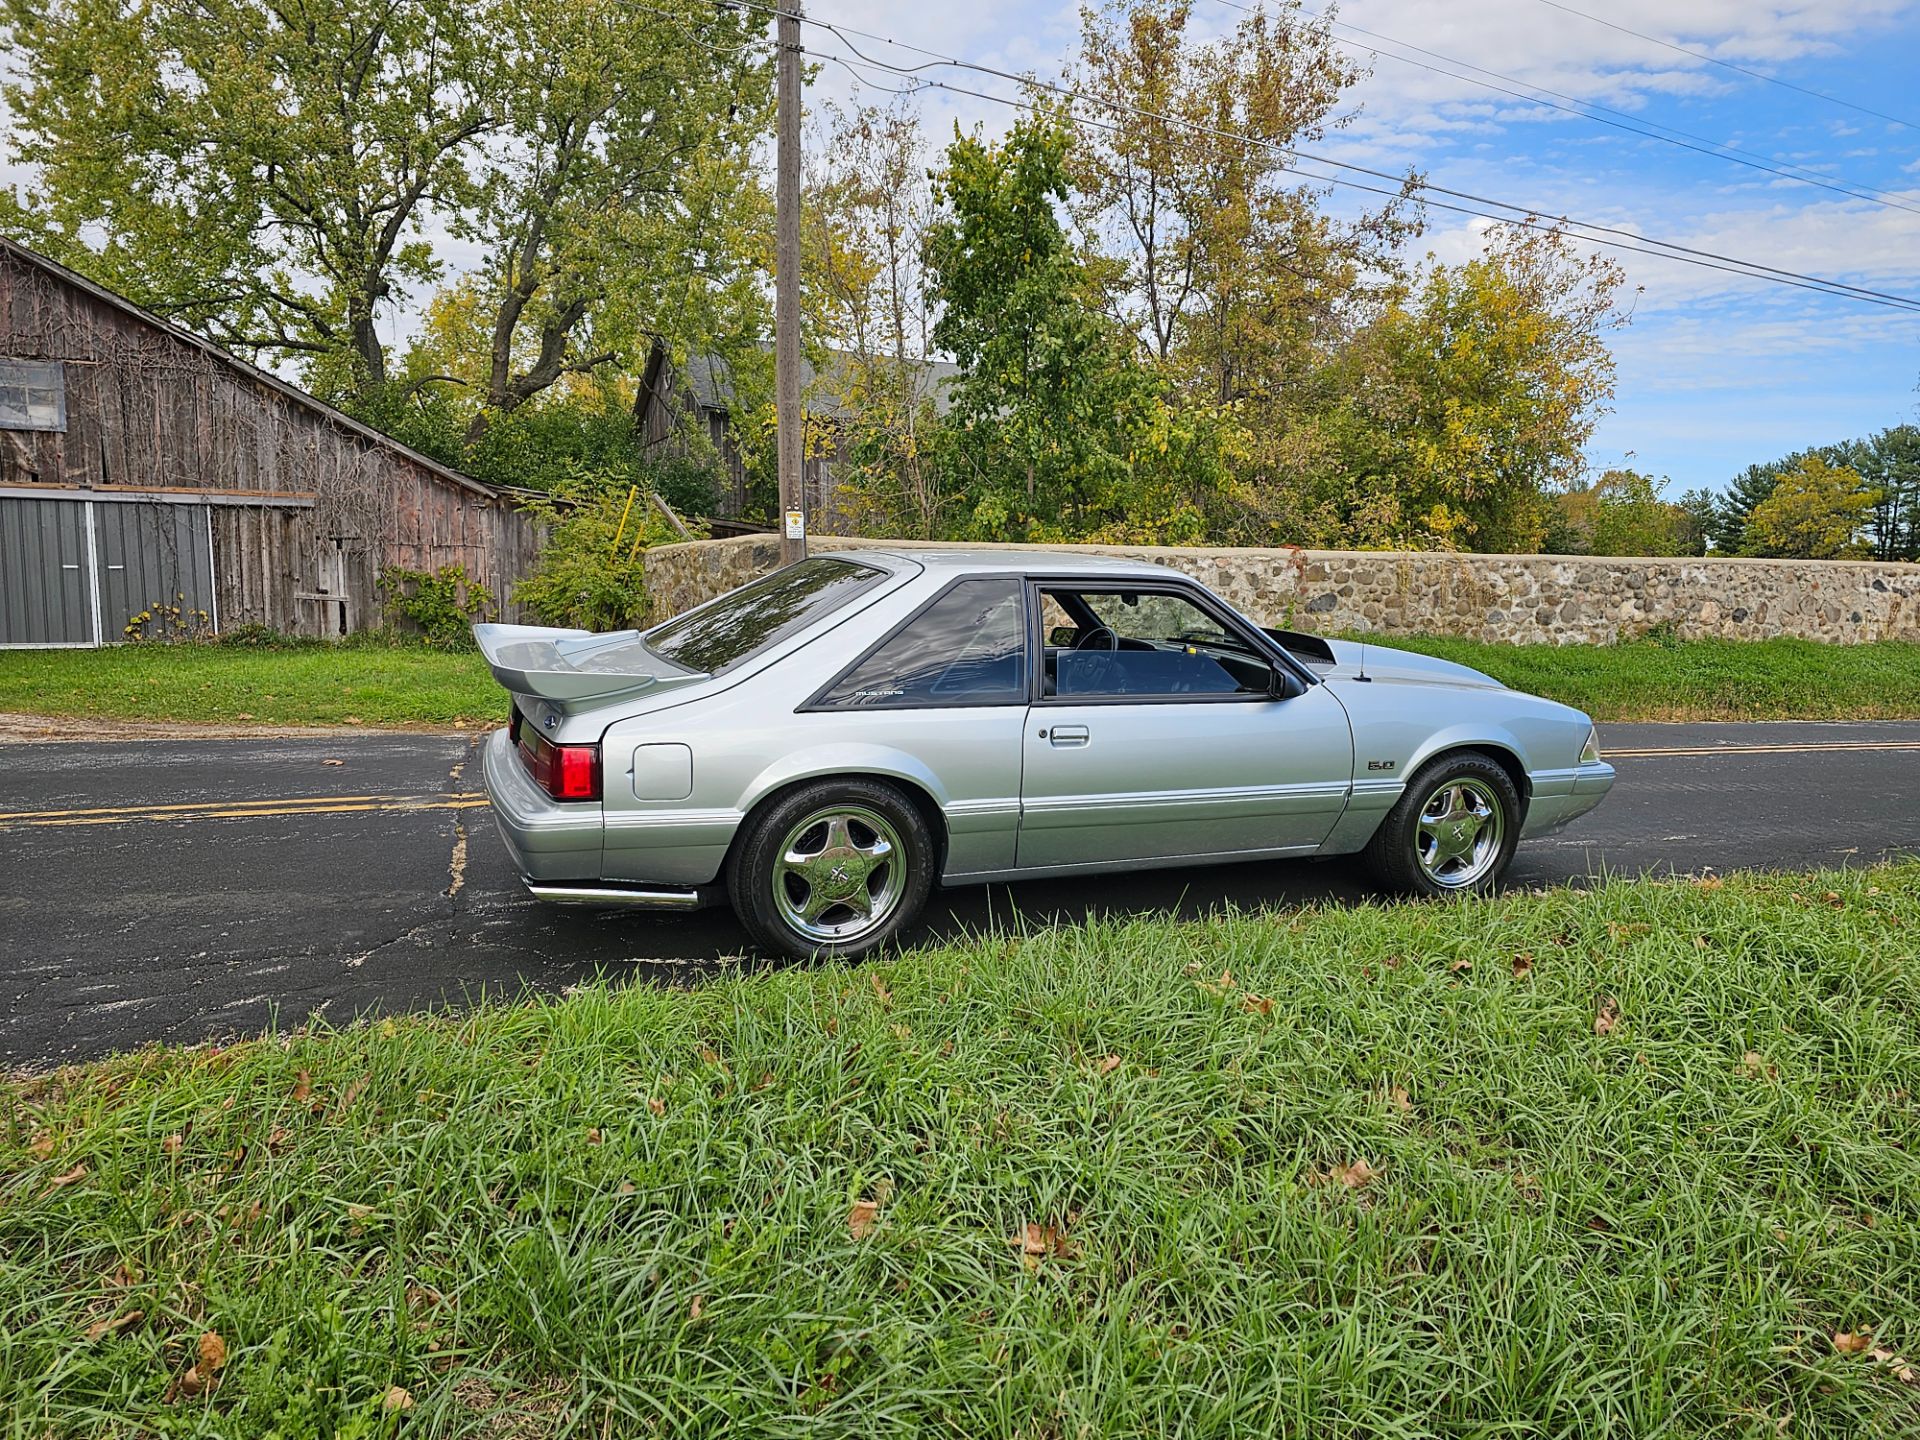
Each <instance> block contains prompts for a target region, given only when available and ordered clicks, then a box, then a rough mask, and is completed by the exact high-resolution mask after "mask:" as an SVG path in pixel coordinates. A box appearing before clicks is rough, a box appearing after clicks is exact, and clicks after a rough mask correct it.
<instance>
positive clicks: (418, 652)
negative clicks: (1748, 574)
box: [0, 636, 1920, 726]
mask: <svg viewBox="0 0 1920 1440" xmlns="http://www.w3.org/2000/svg"><path fill="white" fill-rule="evenodd" d="M1357 638H1364V639H1366V640H1367V641H1368V642H1369V643H1377V644H1382V645H1391V646H1397V647H1400V648H1404V649H1409V650H1420V651H1424V652H1425V653H1427V654H1430V655H1439V656H1442V657H1444V658H1446V659H1449V660H1458V661H1460V662H1461V663H1462V664H1466V665H1471V666H1473V667H1474V668H1475V669H1478V670H1484V671H1486V672H1487V673H1488V674H1490V675H1492V676H1494V677H1495V678H1496V679H1499V680H1502V681H1504V682H1505V683H1507V684H1509V685H1512V686H1514V687H1515V688H1517V689H1521V690H1528V691H1531V692H1533V693H1534V694H1538V695H1545V696H1548V697H1550V698H1552V699H1555V700H1563V701H1565V702H1566V703H1567V704H1569V705H1575V706H1578V707H1579V708H1580V709H1582V710H1585V711H1587V712H1588V713H1589V714H1591V715H1593V716H1594V717H1595V718H1596V719H1599V720H1871V719H1880V720H1892V719H1920V645H1912V644H1904V643H1899V642H1892V641H1888V642H1880V643H1876V644H1870V645H1818V644H1814V643H1813V642H1811V641H1804V640H1764V641H1732V640H1725V641H1722V640H1699V641H1685V642H1680V643H1672V644H1662V643H1657V642H1653V641H1642V642H1636V643H1633V644H1627V645H1566V646H1555V645H1487V644H1481V643H1478V642H1475V641H1471V640H1452V639H1446V638H1443V637H1439V636H1416V637H1406V636H1399V637H1393V638H1385V639H1383V638H1381V637H1378V636H1365V637H1357ZM504 703H505V701H504V697H503V696H502V695H501V693H500V690H499V688H498V687H497V686H496V685H495V684H494V683H493V677H492V676H491V675H489V674H488V673H487V669H486V666H484V665H483V664H481V662H480V659H479V657H478V656H477V655H473V654H464V655H463V654H449V653H448V652H446V651H440V650H429V649H426V648H424V647H407V646H387V645H373V644H352V645H346V646H329V645H324V644H306V645H293V646H289V647H286V648H284V649H252V648H249V647H245V646H227V645H172V646H164V645H152V646H119V647H116V648H113V649H107V650H0V711H24V712H27V713H30V714H36V715H57V716H100V717H104V718H108V719H116V720H184V721H206V722H213V723H234V724H247V723H257V724H262V725H371V726H410V725H451V724H452V723H453V722H454V721H456V720H458V721H462V722H466V723H469V724H471V723H474V722H476V721H478V722H482V723H491V722H492V721H493V720H495V719H496V718H497V717H498V716H499V715H500V713H501V711H502V707H503V705H504Z"/></svg>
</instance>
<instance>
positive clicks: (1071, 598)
mask: <svg viewBox="0 0 1920 1440" xmlns="http://www.w3.org/2000/svg"><path fill="white" fill-rule="evenodd" d="M1043 602H1044V604H1045V606H1046V608H1045V609H1043V611H1042V613H1043V615H1044V614H1050V613H1053V611H1055V610H1058V612H1059V613H1061V614H1063V615H1065V616H1068V617H1070V618H1071V619H1072V620H1073V621H1074V623H1073V625H1072V627H1071V628H1067V627H1055V628H1052V629H1048V630H1045V631H1044V632H1043V633H1044V634H1045V635H1046V636H1047V639H1048V648H1047V653H1046V665H1047V670H1046V683H1045V686H1044V692H1045V694H1047V695H1048V696H1051V697H1055V698H1058V699H1061V700H1088V699H1121V698H1132V699H1147V700H1167V699H1178V698H1182V697H1186V696H1219V695H1250V696H1264V695H1267V694H1269V693H1271V690H1272V685H1273V676H1274V668H1273V666H1272V664H1271V663H1270V662H1269V661H1268V660H1267V659H1266V658H1265V657H1264V656H1261V655H1258V654H1255V653H1254V652H1253V651H1251V650H1250V649H1249V648H1248V646H1247V644H1246V642H1245V641H1243V640H1242V639H1240V638H1239V637H1238V636H1236V635H1234V634H1233V633H1231V632H1230V631H1227V630H1224V629H1222V628H1221V625H1220V623H1219V622H1218V621H1216V620H1215V619H1213V617H1212V616H1210V615H1208V614H1207V612H1206V611H1204V610H1202V609H1201V608H1200V607H1199V606H1197V605H1195V604H1194V603H1193V602H1192V601H1191V600H1188V599H1187V598H1186V597H1184V596H1181V595H1174V594H1168V593H1166V592H1164V591H1151V590H1144V591H1120V590H1112V591H1104V590H1103V591H1093V590H1088V591H1068V590H1058V591H1051V592H1043Z"/></svg>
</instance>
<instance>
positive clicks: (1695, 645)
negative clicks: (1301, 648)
mask: <svg viewBox="0 0 1920 1440" xmlns="http://www.w3.org/2000/svg"><path fill="white" fill-rule="evenodd" d="M1350 638H1352V639H1355V640H1365V641H1366V642H1367V643H1369V644H1381V645H1390V646H1396V647H1398V648H1401V649H1406V650H1419V651H1421V652H1423V653H1425V654H1428V655H1438V656H1440V657H1442V658H1443V659H1447V660H1457V661H1459V662H1460V663H1461V664H1462V665H1471V666H1473V668H1474V669H1476V670H1484V671H1485V672H1486V673H1487V674H1489V675H1491V676H1493V677H1494V679H1496V680H1499V681H1501V682H1502V683H1504V684H1507V685H1511V686H1513V687H1514V688H1515V689H1516V690H1527V691H1531V692H1532V693H1533V694H1536V695H1545V696H1547V697H1549V698H1550V699H1554V700H1559V701H1562V702H1564V703H1565V704H1568V705H1572V706H1575V707H1577V708H1578V709H1581V710H1584V711H1586V712H1587V713H1588V714H1589V715H1591V716H1593V718H1594V719H1596V720H1912V719H1920V645H1917V644H1911V643H1908V642H1904V641H1898V640H1883V641H1875V642H1872V643H1870V644H1864V645H1822V644H1819V643H1817V642H1815V641H1812V640H1681V641H1660V640H1641V641H1633V642H1629V643H1626V644H1620V645H1490V644H1486V643H1483V642H1480V641H1475V640H1455V639H1450V638H1447V637H1443V636H1437V635H1425V636H1415V637H1408V636H1379V635H1355V636H1352V637H1350Z"/></svg>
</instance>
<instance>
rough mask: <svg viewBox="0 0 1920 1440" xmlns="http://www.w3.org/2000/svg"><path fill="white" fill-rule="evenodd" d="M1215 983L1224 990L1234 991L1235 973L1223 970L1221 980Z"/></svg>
mask: <svg viewBox="0 0 1920 1440" xmlns="http://www.w3.org/2000/svg"><path fill="white" fill-rule="evenodd" d="M1215 983H1216V984H1218V985H1219V986H1220V988H1221V989H1222V990H1231V989H1233V971H1231V970H1222V971H1221V972H1220V979H1219V980H1218V981H1216V982H1215Z"/></svg>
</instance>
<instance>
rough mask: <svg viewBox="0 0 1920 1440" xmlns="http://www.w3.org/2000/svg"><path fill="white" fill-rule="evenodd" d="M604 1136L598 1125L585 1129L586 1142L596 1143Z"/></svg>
mask: <svg viewBox="0 0 1920 1440" xmlns="http://www.w3.org/2000/svg"><path fill="white" fill-rule="evenodd" d="M604 1138H605V1137H604V1136H602V1135H601V1133H600V1127H599V1126H598V1125H596V1126H594V1127H593V1128H592V1129H591V1130H589V1131H587V1144H589V1145H598V1144H599V1143H600V1142H601V1140H602V1139H604Z"/></svg>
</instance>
